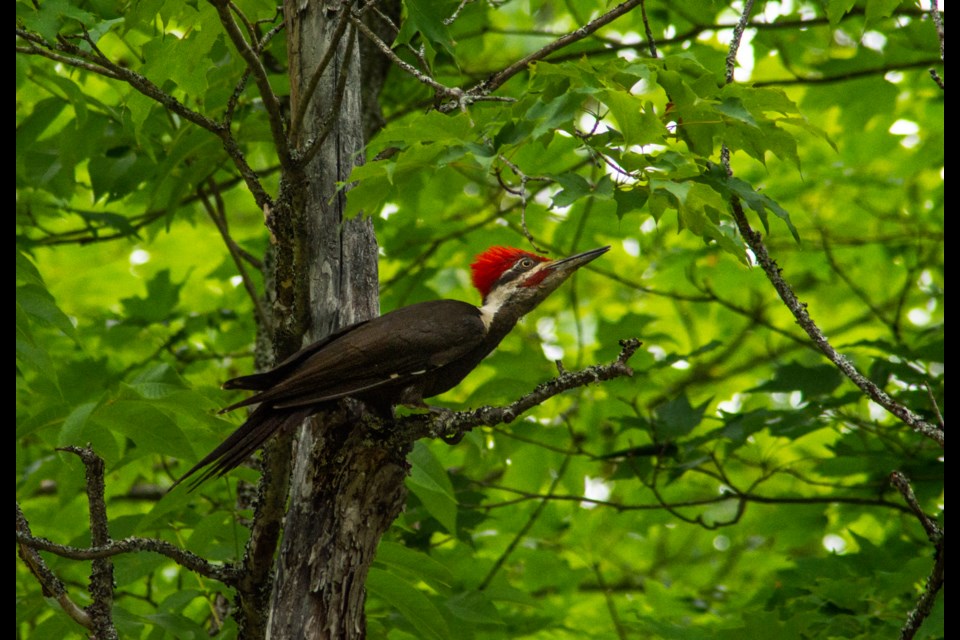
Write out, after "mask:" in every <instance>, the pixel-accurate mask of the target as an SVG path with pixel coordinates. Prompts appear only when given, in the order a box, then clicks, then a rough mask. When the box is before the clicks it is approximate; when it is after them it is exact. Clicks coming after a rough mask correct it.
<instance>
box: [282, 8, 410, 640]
mask: <svg viewBox="0 0 960 640" xmlns="http://www.w3.org/2000/svg"><path fill="white" fill-rule="evenodd" d="M339 10H340V4H339V3H331V5H330V7H324V6H323V5H322V4H321V3H319V2H307V1H306V0H288V1H287V2H285V6H284V12H285V19H286V33H287V42H288V52H289V64H290V82H291V112H292V113H294V114H295V113H297V110H298V109H300V108H301V107H300V105H301V104H302V103H303V101H304V100H308V101H309V102H308V107H307V111H306V117H305V118H304V120H303V125H302V127H301V128H300V130H299V131H297V132H296V140H294V148H295V149H296V150H297V152H298V153H301V154H302V153H304V152H305V151H306V149H308V148H309V146H310V144H311V142H312V141H314V140H316V139H318V138H319V137H322V132H323V131H327V130H328V131H329V133H328V134H327V135H326V137H325V138H324V142H323V144H322V146H321V148H320V150H319V152H318V153H317V154H316V156H315V157H314V158H313V160H312V161H311V162H310V163H309V164H308V165H307V166H306V167H305V168H304V171H303V174H302V175H301V176H299V177H298V178H299V179H298V180H296V181H295V182H296V184H287V185H282V186H281V192H283V191H286V196H287V198H288V200H285V202H289V203H290V211H291V212H292V216H291V217H292V219H293V220H294V221H295V222H294V223H293V228H292V229H291V232H292V235H293V236H295V238H292V246H293V249H292V254H293V255H291V256H290V258H289V260H290V262H291V264H299V265H300V267H301V268H300V269H299V270H298V269H295V273H293V274H292V275H293V276H294V279H295V282H293V283H292V284H291V285H290V286H293V287H295V288H298V289H299V290H300V291H301V292H302V293H304V294H305V296H303V297H300V296H296V295H294V296H293V297H294V298H300V299H304V298H305V301H306V303H307V308H306V310H305V311H306V316H307V317H304V318H303V324H304V325H306V326H305V327H304V328H306V329H307V333H308V335H307V338H308V340H309V341H312V340H316V339H318V338H320V337H322V336H324V335H326V334H328V333H329V332H331V331H333V330H336V329H337V328H339V327H342V326H344V325H346V324H349V323H352V322H355V321H357V320H362V319H365V318H369V317H373V316H376V315H377V314H378V295H377V244H376V238H375V237H374V233H373V226H372V224H371V222H370V220H368V219H361V218H357V219H353V220H349V221H344V219H343V217H342V212H343V210H344V205H345V197H344V193H343V191H342V190H339V189H338V183H342V182H345V181H346V180H347V179H348V177H349V175H350V171H351V169H352V167H353V166H354V165H355V164H357V163H360V162H362V161H363V158H362V155H361V151H362V147H363V130H364V129H363V125H362V116H361V86H362V83H361V79H360V53H359V50H358V46H357V42H356V37H355V34H354V32H353V31H352V29H344V30H342V34H343V35H342V37H340V38H339V40H338V41H335V39H334V36H335V35H336V31H337V29H336V26H337V23H338V17H339V13H338V12H339ZM331 46H334V47H335V54H334V55H333V57H332V59H331V60H330V62H329V64H328V65H327V67H326V69H325V71H324V73H323V75H322V77H321V80H320V82H319V84H318V85H317V88H316V90H315V92H314V93H313V94H312V95H308V86H309V83H310V79H311V77H312V76H313V75H314V70H315V69H316V68H317V66H318V64H319V63H320V61H321V60H322V59H323V58H324V56H325V54H326V53H327V51H328V48H329V47H331ZM344 74H346V77H343V76H344ZM338 84H339V85H340V88H339V90H338ZM367 89H368V90H369V87H367ZM341 93H342V98H341V99H339V102H338V98H337V96H338V94H341ZM374 95H375V93H374ZM331 127H332V128H331ZM304 269H305V271H304ZM279 271H280V269H279V266H278V273H279ZM277 286H278V287H281V288H282V287H283V286H285V285H284V283H283V281H282V280H281V279H279V278H278V283H277ZM304 287H305V288H304ZM279 291H280V289H278V292H279ZM279 296H280V293H278V297H279ZM377 424H378V419H376V418H374V417H372V416H368V415H366V408H365V407H364V406H363V405H361V404H360V403H353V402H345V403H344V404H343V406H342V408H341V409H339V410H337V411H331V412H328V413H324V414H321V415H319V416H317V417H316V418H315V419H313V420H310V421H308V422H307V423H306V425H305V426H304V428H303V429H302V430H301V433H300V435H299V441H298V444H297V446H296V456H295V462H294V471H293V476H292V478H293V481H292V486H291V489H290V496H289V504H288V506H287V515H286V518H285V520H284V531H283V541H282V543H281V545H280V551H279V557H278V560H277V572H276V579H275V582H274V587H273V596H272V602H271V605H270V611H271V613H270V620H269V624H268V628H269V631H268V635H269V637H271V638H330V639H333V638H357V637H363V636H364V635H365V631H366V624H365V619H364V601H365V596H366V592H365V590H364V582H365V580H366V576H367V570H368V569H369V566H370V563H371V562H372V560H373V556H374V554H375V552H376V548H377V544H378V542H379V541H380V537H381V536H382V535H383V533H384V532H385V531H386V529H387V528H388V527H389V526H390V524H391V523H392V522H393V520H394V518H396V516H397V514H398V513H399V512H400V510H401V508H402V507H403V504H404V500H405V497H406V490H405V487H404V483H403V480H404V476H405V474H406V461H405V455H406V450H399V449H398V448H397V447H392V448H391V447H387V446H386V445H384V444H381V443H379V442H378V441H379V440H380V439H379V438H377V437H376V432H375V430H374V431H372V432H371V430H370V428H369V426H373V427H376V425H377ZM275 480H276V479H275Z"/></svg>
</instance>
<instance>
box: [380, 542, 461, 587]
mask: <svg viewBox="0 0 960 640" xmlns="http://www.w3.org/2000/svg"><path fill="white" fill-rule="evenodd" d="M376 561H377V562H378V563H380V564H383V565H386V566H387V567H389V568H390V569H391V570H393V571H397V570H399V571H404V572H407V573H408V574H409V575H412V576H416V577H417V578H419V579H422V580H424V581H426V582H429V583H432V584H435V585H443V586H450V585H452V584H453V583H454V577H453V574H452V573H451V572H450V569H448V568H447V567H446V566H445V565H443V564H441V563H439V562H437V561H436V560H435V559H433V557H431V556H429V555H427V554H426V553H423V552H421V551H417V550H416V549H411V548H410V547H407V546H405V545H402V544H398V543H396V542H389V541H384V542H381V543H380V544H379V545H378V546H377V558H376Z"/></svg>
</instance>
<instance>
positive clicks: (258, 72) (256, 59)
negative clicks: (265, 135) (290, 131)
mask: <svg viewBox="0 0 960 640" xmlns="http://www.w3.org/2000/svg"><path fill="white" fill-rule="evenodd" d="M209 2H210V4H212V5H213V7H214V8H215V9H216V10H217V14H218V15H219V16H220V23H221V24H222V25H223V28H224V30H225V31H226V32H227V35H228V36H229V37H230V40H231V41H232V42H233V46H234V47H236V49H237V53H239V54H240V56H241V57H242V58H243V59H244V61H246V63H247V68H248V69H250V72H251V73H252V74H253V79H254V82H256V83H257V88H258V89H259V91H260V97H261V98H263V104H264V107H266V110H267V121H268V122H269V123H270V133H271V136H272V138H273V144H274V145H275V146H276V151H277V157H278V158H279V159H280V165H281V166H282V167H284V168H285V169H289V168H291V167H292V160H291V157H290V145H289V142H288V140H287V134H286V131H284V122H283V112H282V110H281V108H280V100H278V99H277V95H276V94H275V93H274V92H273V89H272V88H271V87H270V79H269V78H268V77H267V70H266V69H264V68H263V64H262V63H261V62H260V56H259V55H257V52H256V51H254V50H253V48H252V47H251V46H250V43H249V42H247V40H246V38H244V37H243V34H242V33H240V26H239V25H238V24H237V21H236V20H235V19H234V17H233V13H232V12H231V10H230V7H231V5H232V3H231V2H230V0H209Z"/></svg>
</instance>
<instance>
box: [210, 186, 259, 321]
mask: <svg viewBox="0 0 960 640" xmlns="http://www.w3.org/2000/svg"><path fill="white" fill-rule="evenodd" d="M209 182H210V191H209V192H205V191H204V189H203V187H199V188H198V189H197V191H198V193H199V195H200V202H201V203H203V208H204V209H206V211H207V215H208V216H210V219H211V220H212V221H213V225H214V226H215V227H216V228H217V231H219V232H220V237H221V238H223V243H224V245H226V247H227V251H228V252H229V253H230V257H231V258H233V263H234V264H235V265H237V273H239V274H240V280H241V281H242V282H243V288H244V289H246V291H247V295H248V296H250V301H251V302H253V310H254V312H255V313H256V315H257V322H258V323H259V324H260V326H262V327H269V326H270V317H269V316H268V315H267V311H266V309H264V308H263V300H262V297H261V296H260V293H259V292H258V291H257V288H256V286H254V284H253V279H252V278H251V277H250V273H249V272H248V271H247V267H246V265H244V259H243V253H242V250H241V249H240V246H239V245H238V244H237V242H236V241H235V240H234V239H233V236H231V235H230V229H229V227H228V225H227V211H226V205H225V204H224V202H223V196H222V195H221V193H220V191H219V190H218V189H217V185H216V183H214V182H213V180H212V179H210V180H209ZM207 193H209V194H211V195H212V196H213V198H214V202H215V205H214V204H211V203H210V202H209V201H208V200H207V198H206V197H204V196H205V195H207Z"/></svg>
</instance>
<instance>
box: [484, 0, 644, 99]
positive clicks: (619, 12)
mask: <svg viewBox="0 0 960 640" xmlns="http://www.w3.org/2000/svg"><path fill="white" fill-rule="evenodd" d="M642 1H643V0H627V2H624V3H622V4H619V5H617V6H616V7H614V8H613V9H611V10H610V11H608V12H607V13H605V14H603V15H602V16H600V17H598V18H596V19H594V20H591V21H590V22H588V23H587V24H585V25H583V26H582V27H580V28H579V29H576V30H574V31H571V32H570V33H568V34H566V35H563V36H560V37H559V38H557V39H556V40H554V41H553V42H551V43H550V44H548V45H546V46H544V47H543V48H541V49H538V50H537V51H534V52H533V53H531V54H530V55H527V56H524V57H523V58H521V59H520V60H517V61H516V62H514V63H513V64H511V65H509V66H507V67H506V68H505V69H503V70H501V71H499V72H497V73H495V74H494V75H492V76H491V77H490V78H488V79H487V80H484V81H483V82H481V83H480V84H478V85H477V86H475V87H473V88H472V89H470V90H469V91H468V92H467V93H468V94H469V95H471V96H478V95H484V94H487V93H491V92H493V91H495V90H497V89H498V88H499V87H500V86H501V85H503V83H504V82H506V81H507V80H509V79H510V78H512V77H513V76H515V75H517V74H518V73H520V72H521V71H523V70H524V69H526V68H527V66H529V64H530V63H531V62H535V61H537V60H542V59H544V58H546V57H547V56H548V55H550V54H551V53H553V52H554V51H558V50H560V49H562V48H564V47H566V46H567V45H570V44H573V43H574V42H576V41H578V40H583V39H584V38H586V37H587V36H589V35H591V34H592V33H594V32H595V31H597V30H598V29H600V28H601V27H605V26H606V25H608V24H610V23H611V22H613V21H614V20H616V19H617V18H619V17H621V16H623V15H625V14H627V13H629V12H630V11H632V10H633V9H635V8H636V7H637V5H639V4H641V2H642Z"/></svg>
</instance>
